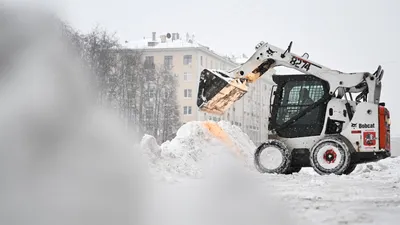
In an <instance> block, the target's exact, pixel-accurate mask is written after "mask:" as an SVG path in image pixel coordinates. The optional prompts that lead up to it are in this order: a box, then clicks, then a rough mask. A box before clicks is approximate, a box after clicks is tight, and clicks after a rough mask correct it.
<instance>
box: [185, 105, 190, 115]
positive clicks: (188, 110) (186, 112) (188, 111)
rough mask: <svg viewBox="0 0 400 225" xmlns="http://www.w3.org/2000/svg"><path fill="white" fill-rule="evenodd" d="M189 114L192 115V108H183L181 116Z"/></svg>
mask: <svg viewBox="0 0 400 225" xmlns="http://www.w3.org/2000/svg"><path fill="white" fill-rule="evenodd" d="M191 114H192V106H184V107H183V115H191Z"/></svg>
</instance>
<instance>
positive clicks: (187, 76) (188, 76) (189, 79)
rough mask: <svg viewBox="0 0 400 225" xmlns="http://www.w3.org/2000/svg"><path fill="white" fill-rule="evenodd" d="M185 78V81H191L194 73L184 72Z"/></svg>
mask: <svg viewBox="0 0 400 225" xmlns="http://www.w3.org/2000/svg"><path fill="white" fill-rule="evenodd" d="M183 80H184V81H191V80H192V74H190V73H187V72H184V73H183Z"/></svg>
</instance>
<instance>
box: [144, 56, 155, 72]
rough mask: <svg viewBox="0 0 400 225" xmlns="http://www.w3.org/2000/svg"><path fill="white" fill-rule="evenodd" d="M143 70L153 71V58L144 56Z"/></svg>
mask: <svg viewBox="0 0 400 225" xmlns="http://www.w3.org/2000/svg"><path fill="white" fill-rule="evenodd" d="M144 68H145V69H154V68H155V66H154V56H146V58H145V60H144Z"/></svg>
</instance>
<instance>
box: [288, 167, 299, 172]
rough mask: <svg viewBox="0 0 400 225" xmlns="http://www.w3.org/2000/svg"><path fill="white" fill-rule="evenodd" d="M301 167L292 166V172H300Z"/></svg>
mask: <svg viewBox="0 0 400 225" xmlns="http://www.w3.org/2000/svg"><path fill="white" fill-rule="evenodd" d="M300 170H301V167H291V168H290V173H298V172H300Z"/></svg>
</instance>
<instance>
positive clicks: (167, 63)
mask: <svg viewBox="0 0 400 225" xmlns="http://www.w3.org/2000/svg"><path fill="white" fill-rule="evenodd" d="M172 59H173V58H172V55H166V56H164V65H165V66H166V67H168V68H171V67H172Z"/></svg>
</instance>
